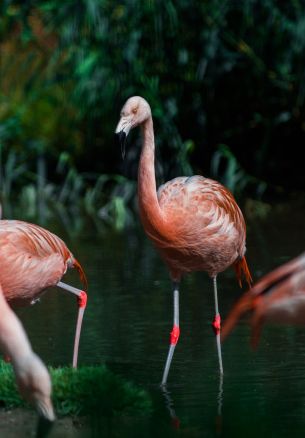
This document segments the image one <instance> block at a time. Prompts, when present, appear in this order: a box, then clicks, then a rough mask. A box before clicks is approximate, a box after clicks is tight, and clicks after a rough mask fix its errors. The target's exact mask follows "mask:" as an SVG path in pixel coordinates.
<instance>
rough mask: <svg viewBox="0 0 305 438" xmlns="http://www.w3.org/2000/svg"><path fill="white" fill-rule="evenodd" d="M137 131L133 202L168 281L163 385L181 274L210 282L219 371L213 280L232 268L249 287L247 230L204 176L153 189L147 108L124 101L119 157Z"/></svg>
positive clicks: (224, 194) (228, 199)
mask: <svg viewBox="0 0 305 438" xmlns="http://www.w3.org/2000/svg"><path fill="white" fill-rule="evenodd" d="M136 126H140V127H141V131H142V152H141V158H140V164H139V171H138V198H139V209H140V216H141V220H142V224H143V226H144V230H145V232H146V234H147V235H148V237H149V238H150V239H151V240H152V241H153V243H154V244H155V246H156V247H157V248H158V250H159V251H160V253H161V256H162V258H163V259H164V261H165V263H166V264H167V266H168V268H169V272H170V277H171V279H172V282H173V295H174V323H173V329H172V332H171V337H170V348H169V352H168V356H167V360H166V364H165V368H164V373H163V378H162V384H163V385H164V384H166V382H167V377H168V372H169V368H170V364H171V361H172V357H173V354H174V350H175V346H176V344H177V342H178V338H179V334H180V328H179V284H180V281H181V278H182V275H183V274H186V273H188V272H192V271H205V272H207V273H208V275H209V276H210V277H211V278H212V279H213V287H214V300H215V318H214V321H213V327H214V330H215V334H216V343H217V351H218V360H219V371H220V373H221V374H222V373H223V366H222V357H221V346H220V328H221V322H220V314H219V310H218V297H217V285H216V277H217V274H218V273H219V272H222V271H224V270H225V269H227V268H228V267H229V266H231V265H233V266H234V267H235V270H236V274H237V279H238V281H239V284H240V285H241V279H242V274H243V275H244V276H245V278H246V281H247V282H248V284H250V283H251V275H250V272H249V269H248V266H247V262H246V259H245V251H246V246H245V240H246V226H245V221H244V218H243V215H242V213H241V211H240V209H239V207H238V205H237V203H236V201H235V200H234V198H233V196H232V194H231V193H230V192H229V190H227V189H226V188H225V187H224V186H222V185H221V184H220V183H218V182H216V181H213V180H211V179H208V178H204V177H203V176H198V175H197V176H192V177H179V178H175V179H173V180H171V181H169V182H167V183H166V184H164V185H162V186H161V187H159V190H158V192H157V190H156V179H155V167H154V155H155V142H154V130H153V120H152V115H151V109H150V106H149V104H148V103H147V102H146V100H144V99H143V98H142V97H139V96H134V97H131V98H130V99H128V100H127V102H126V103H125V105H124V106H123V109H122V111H121V118H120V121H119V123H118V125H117V128H116V133H117V134H118V135H119V138H120V142H121V147H122V153H123V155H124V153H125V141H126V137H127V135H128V133H129V131H130V130H131V129H132V128H135V127H136Z"/></svg>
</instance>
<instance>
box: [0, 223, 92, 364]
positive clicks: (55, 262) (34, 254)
mask: <svg viewBox="0 0 305 438" xmlns="http://www.w3.org/2000/svg"><path fill="white" fill-rule="evenodd" d="M71 267H75V268H76V269H77V270H78V272H79V274H80V278H81V280H82V282H83V284H84V285H85V288H87V280H86V277H85V274H84V271H83V269H82V267H81V265H80V264H79V262H78V261H77V260H76V259H75V258H74V256H73V255H72V253H71V251H70V250H69V249H68V248H67V246H66V244H65V243H64V242H63V241H62V240H61V239H60V238H59V237H57V236H56V235H55V234H53V233H51V232H50V231H48V230H46V229H44V228H42V227H39V226H38V225H34V224H30V223H28V222H22V221H17V220H0V284H1V286H2V289H3V293H4V296H5V298H6V300H7V301H8V303H9V304H10V305H14V304H16V305H26V304H30V303H31V304H33V303H34V302H35V301H36V300H37V299H38V298H39V297H40V296H41V294H42V293H43V291H44V290H45V289H46V288H47V287H50V286H59V287H60V288H62V289H65V290H67V291H69V292H71V293H73V294H75V295H76V296H77V299H78V306H79V309H78V318H77V324H76V332H75V340H74V351H73V367H75V368H76V367H77V360H78V347H79V338H80V331H81V326H82V320H83V314H84V311H85V307H86V303H87V294H86V292H85V291H82V290H79V289H77V288H74V287H72V286H70V285H67V284H65V283H63V282H61V281H60V280H61V278H62V276H63V275H64V274H65V272H66V271H67V269H68V268H71Z"/></svg>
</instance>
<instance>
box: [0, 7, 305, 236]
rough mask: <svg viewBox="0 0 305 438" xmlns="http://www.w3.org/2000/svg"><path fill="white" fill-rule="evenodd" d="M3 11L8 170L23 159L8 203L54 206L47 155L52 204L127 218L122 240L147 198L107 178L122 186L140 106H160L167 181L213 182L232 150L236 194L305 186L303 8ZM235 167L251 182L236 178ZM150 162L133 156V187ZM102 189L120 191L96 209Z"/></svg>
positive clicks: (11, 180) (2, 125)
mask: <svg viewBox="0 0 305 438" xmlns="http://www.w3.org/2000/svg"><path fill="white" fill-rule="evenodd" d="M139 6H140V7H139ZM0 12H1V23H0V59H1V61H0V83H1V93H0V145H1V148H6V150H7V151H9V152H10V154H11V155H9V154H8V152H7V154H6V156H3V158H2V163H3V162H4V161H3V160H4V159H5V160H9V159H10V160H12V157H15V156H17V157H18V159H17V158H16V159H15V161H14V162H12V161H10V162H9V163H8V164H7V170H6V171H3V172H4V175H5V181H4V182H6V184H7V186H6V187H2V192H3V196H4V198H8V197H9V193H10V191H11V187H12V186H13V188H14V191H15V192H17V191H18V190H19V191H18V193H20V190H21V189H20V187H21V186H22V185H24V184H25V186H26V187H25V189H24V190H22V196H21V197H22V198H24V197H25V196H30V197H32V198H33V196H34V192H33V188H34V187H35V186H38V187H39V189H38V197H37V201H36V204H37V203H39V202H40V203H41V201H38V199H40V198H41V197H42V191H44V189H43V188H42V185H41V180H40V183H39V182H38V180H39V178H40V177H39V175H38V173H39V172H38V170H37V167H38V166H37V165H36V164H37V160H38V159H39V156H41V155H44V156H45V159H46V160H47V162H48V163H50V164H48V166H46V173H47V176H48V179H49V180H50V181H49V182H50V184H51V185H52V187H51V188H50V187H48V188H47V190H46V193H44V194H43V196H45V197H47V196H50V193H52V196H53V194H54V192H56V191H57V192H58V190H59V189H58V188H57V189H56V190H55V189H54V184H55V185H60V184H62V189H61V193H60V195H58V196H59V200H60V202H61V203H63V204H64V203H65V202H68V201H67V200H68V199H70V200H71V199H72V198H74V199H75V198H76V197H77V196H82V197H84V204H85V208H86V209H88V211H90V213H92V209H94V210H95V217H94V221H95V222H97V221H99V219H100V218H101V217H102V218H105V219H106V223H109V221H108V218H109V216H110V217H117V218H118V219H117V222H116V224H115V226H116V228H118V229H120V228H122V227H123V226H124V223H125V224H126V221H127V223H128V221H129V220H130V218H129V215H128V206H127V204H126V199H127V198H129V196H130V193H131V192H132V193H133V194H134V188H133V187H132V190H131V189H130V187H128V188H127V189H126V192H128V193H125V191H123V192H124V193H123V195H122V196H121V195H119V197H118V198H117V195H116V191H119V192H120V190H121V189H122V185H121V182H118V181H116V179H117V177H116V176H111V177H110V180H109V178H108V177H106V178H107V179H108V182H107V184H106V185H105V184H104V183H103V184H101V178H102V179H103V178H104V175H105V176H106V175H117V174H118V173H121V166H122V165H121V160H120V156H119V148H116V147H114V141H113V131H114V128H115V126H116V123H117V119H118V115H119V110H120V107H121V105H122V104H123V102H124V101H125V99H126V98H127V97H129V96H130V95H133V94H140V95H143V96H144V97H145V98H146V99H147V100H148V101H149V102H150V104H151V106H152V110H153V116H154V121H155V129H156V133H157V135H156V139H157V146H158V150H160V158H161V159H160V161H159V166H158V168H159V175H161V179H168V178H170V177H173V176H177V175H179V174H190V173H192V172H193V168H195V171H196V172H197V173H204V174H207V173H208V171H209V169H210V164H211V165H212V167H214V170H215V167H217V163H218V162H219V151H217V148H218V145H219V144H226V145H228V148H229V150H230V151H231V153H232V156H231V159H229V156H228V154H227V153H224V152H223V151H222V152H221V154H222V156H223V157H225V162H226V163H227V166H228V167H227V169H226V170H225V174H226V175H227V179H229V180H230V181H229V183H230V186H231V188H232V189H233V190H234V189H235V187H239V188H240V189H241V188H243V189H244V190H246V189H247V187H248V176H249V175H254V176H255V177H256V178H258V179H259V180H263V181H266V183H267V184H270V183H281V184H285V183H287V182H286V181H287V179H283V173H284V172H285V174H287V172H288V174H289V171H290V179H292V180H293V183H292V184H293V185H294V186H302V187H303V177H302V172H297V171H295V170H296V169H299V170H300V171H301V170H302V169H301V165H300V162H301V160H300V158H301V156H302V148H304V140H305V134H304V118H303V114H304V109H305V103H304V102H305V86H304V80H303V74H304V60H303V54H304V49H305V32H304V29H305V7H304V5H303V3H302V2H300V1H299V0H294V1H293V2H287V4H285V3H279V2H276V1H275V0H267V1H264V2H260V1H259V0H246V1H244V2H232V1H231V2H230V1H220V0H207V1H204V2H195V1H194V0H191V1H185V0H179V1H176V2H173V1H171V0H167V1H161V0H145V1H143V2H141V4H140V5H139V2H138V1H136V0H128V1H125V2H121V3H120V2H119V3H117V2H111V1H110V0H79V1H77V2H75V1H72V0H64V1H62V2H58V1H56V0H38V1H32V0H28V1H26V2H22V1H20V0H6V1H4V2H2V3H1V6H0ZM287 42H289V43H287ZM287 143H288V144H289V143H293V147H292V148H293V149H292V150H291V151H290V152H291V153H290V154H287V152H286V144H287ZM215 151H216V152H215ZM14 154H16V155H14ZM65 154H67V156H68V157H69V166H70V170H71V172H70V173H69V175H66V178H65V180H64V182H62V180H60V178H59V179H58V178H57V176H58V175H57V174H56V173H53V174H52V167H54V163H56V162H58V160H59V159H61V158H59V157H63V156H65ZM233 156H234V157H236V159H237V161H238V163H240V164H241V166H242V168H245V169H247V172H244V173H243V172H239V171H238V170H237V168H235V170H234V169H233V168H232V166H233V165H232V163H233V161H234V160H233V161H232V157H233ZM137 159H138V156H137V154H136V152H134V153H131V151H130V153H129V154H128V156H127V162H126V169H128V170H126V171H125V175H126V176H127V178H128V180H131V179H135V171H134V168H135V165H136V164H135V163H137ZM24 162H26V163H27V171H26V172H31V178H32V180H30V179H29V178H28V177H29V174H28V173H26V172H25V169H24ZM222 162H223V161H222ZM19 163H20V164H19ZM215 163H216V164H215ZM15 166H17V168H15ZM18 166H21V167H18ZM2 167H3V164H2ZM76 169H77V170H76ZM292 169H293V171H292ZM85 173H86V175H88V174H89V173H91V176H90V177H89V178H87V176H86V177H84V176H83V175H84V174H85ZM24 177H25V178H24ZM236 178H237V179H236ZM233 179H234V181H233ZM253 181H258V180H257V179H254V180H253ZM33 184H34V185H33ZM101 185H102V186H103V188H105V187H106V186H107V192H106V196H105V195H101V196H100V198H103V202H104V204H103V205H100V204H99V205H97V204H95V200H96V198H97V197H98V195H97V187H101ZM110 186H111V187H110ZM116 186H118V187H116ZM130 190H131V192H130ZM59 191H60V190H59ZM258 192H261V188H259V189H258ZM107 196H109V197H108V198H107ZM112 196H113V197H112ZM125 196H126V199H125ZM57 201H58V198H57ZM57 201H56V202H57ZM128 202H129V201H128ZM32 205H34V203H32ZM97 213H98V214H97Z"/></svg>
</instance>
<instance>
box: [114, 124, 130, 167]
mask: <svg viewBox="0 0 305 438" xmlns="http://www.w3.org/2000/svg"><path fill="white" fill-rule="evenodd" d="M130 128H131V123H130V120H129V119H128V118H126V117H122V118H121V120H120V121H119V123H118V126H117V127H116V130H115V133H116V134H117V136H118V138H119V143H120V145H121V152H122V158H123V160H124V158H125V152H126V138H127V135H128V133H129V131H130Z"/></svg>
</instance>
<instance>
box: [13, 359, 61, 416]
mask: <svg viewBox="0 0 305 438" xmlns="http://www.w3.org/2000/svg"><path fill="white" fill-rule="evenodd" d="M13 366H14V369H15V373H16V380H17V384H18V387H19V391H20V393H21V395H22V396H23V397H24V398H25V399H26V400H27V401H28V402H30V403H31V404H32V405H33V406H34V407H35V408H36V410H37V412H38V414H39V416H40V417H42V418H43V419H45V420H46V421H47V422H49V423H52V422H53V421H54V420H55V414H54V410H53V405H52V401H51V391H52V387H51V379H50V375H49V373H48V371H47V368H46V367H45V365H44V364H43V362H42V361H41V360H40V358H39V357H38V356H37V355H36V354H35V353H33V352H31V354H29V355H28V356H26V357H24V358H22V359H21V360H19V361H18V363H14V362H13Z"/></svg>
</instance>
